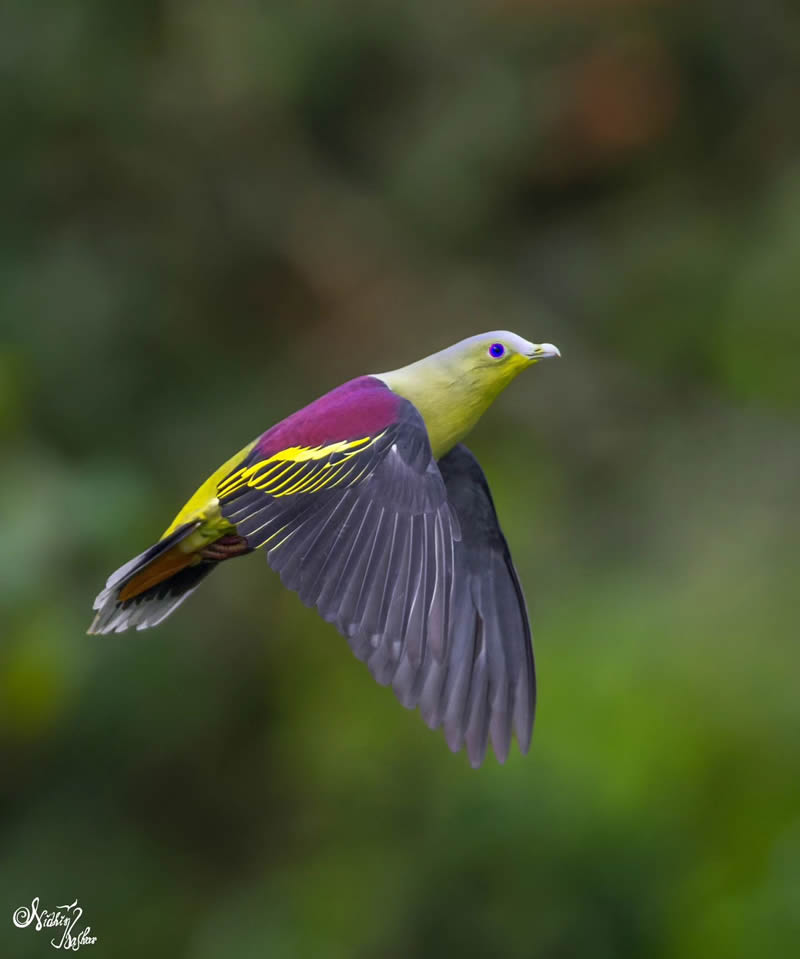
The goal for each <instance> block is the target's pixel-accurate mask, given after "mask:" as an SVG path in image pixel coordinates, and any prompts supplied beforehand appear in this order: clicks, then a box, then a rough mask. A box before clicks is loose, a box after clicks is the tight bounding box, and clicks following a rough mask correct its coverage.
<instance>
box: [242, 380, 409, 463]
mask: <svg viewBox="0 0 800 959" xmlns="http://www.w3.org/2000/svg"><path fill="white" fill-rule="evenodd" d="M401 402H402V400H401V398H400V397H399V396H398V395H397V394H396V393H393V392H392V391H391V390H390V389H389V387H388V386H387V385H386V384H385V383H384V382H383V381H382V380H379V379H377V378H376V377H374V376H359V377H358V378H357V379H355V380H350V381H349V382H347V383H343V384H342V385H341V386H337V387H336V389H335V390H331V392H330V393H326V394H325V395H324V396H320V397H319V399H316V400H314V402H313V403H309V405H308V406H304V407H303V408H302V409H301V410H298V411H297V412H296V413H292V415H291V416H287V417H286V419H285V420H282V421H281V422H280V423H277V424H276V425H275V426H273V427H272V428H271V429H269V430H267V432H266V433H263V434H262V435H261V437H260V438H259V440H258V443H257V444H256V447H257V449H258V451H259V453H261V454H262V455H263V456H272V455H273V454H275V453H278V452H279V451H280V450H284V449H287V448H288V447H290V446H324V445H325V444H326V443H335V442H337V441H339V440H352V439H359V438H360V437H362V436H374V435H375V434H376V433H380V432H381V431H382V430H385V429H386V427H387V426H391V424H392V423H394V422H396V420H397V413H398V409H399V407H400V404H401Z"/></svg>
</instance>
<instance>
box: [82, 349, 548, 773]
mask: <svg viewBox="0 0 800 959" xmlns="http://www.w3.org/2000/svg"><path fill="white" fill-rule="evenodd" d="M552 356H560V353H559V351H558V349H556V347H555V346H553V345H552V344H551V343H543V344H539V345H537V344H534V343H529V342H527V340H524V339H522V338H521V337H519V336H517V335H516V334H514V333H508V332H505V331H501V332H493V333H485V334H482V335H479V336H473V337H470V338H469V339H466V340H462V341H461V342H460V343H456V344H455V345H454V346H451V347H449V348H448V349H445V350H442V351H441V352H439V353H434V354H433V355H432V356H428V357H426V358H425V359H422V360H419V361H418V362H416V363H412V364H411V365H410V366H404V367H402V368H400V369H397V370H393V371H391V372H389V373H380V374H374V375H369V376H361V377H358V378H357V379H354V380H350V381H349V382H347V383H345V384H343V385H342V386H339V387H337V388H336V389H335V390H332V391H331V392H330V393H327V394H325V395H324V396H322V397H320V398H319V399H317V400H315V401H314V402H313V403H311V404H310V405H309V406H306V407H304V408H303V409H301V410H299V411H298V412H296V413H293V414H292V415H291V416H289V417H287V418H286V419H285V420H283V421H282V422H280V423H278V424H277V425H276V426H273V427H272V428H271V429H268V430H267V431H266V432H265V433H262V434H261V436H259V437H258V438H257V439H255V440H253V442H252V443H248V444H247V446H245V447H244V449H241V450H239V452H238V453H236V454H235V455H234V456H232V457H231V458H230V459H229V460H228V461H227V462H226V463H224V464H223V465H222V466H221V467H220V468H219V469H218V470H217V471H216V472H215V473H213V474H212V475H211V476H210V477H209V478H208V479H207V480H206V481H205V482H204V483H203V484H202V486H200V488H199V489H198V490H197V491H196V492H195V494H194V495H193V496H192V497H191V499H190V500H189V501H188V502H187V503H186V505H185V506H184V507H183V509H181V511H180V512H179V513H178V515H177V516H176V517H175V519H174V520H173V521H172V523H171V524H170V525H169V526H168V527H167V529H166V530H165V532H164V534H163V535H162V536H161V538H160V539H159V540H158V542H157V543H155V544H154V545H153V546H151V547H150V548H149V549H147V550H145V552H143V553H142V554H141V555H139V556H136V557H135V558H134V559H132V560H130V562H128V563H126V564H125V565H124V566H121V567H120V568H119V569H118V570H117V571H116V572H115V573H112V575H111V576H110V577H109V579H108V581H107V582H106V586H105V589H103V590H102V592H101V593H100V594H99V595H98V597H97V599H96V600H95V603H94V609H95V610H96V616H95V618H94V621H93V622H92V625H91V627H90V628H89V632H90V633H113V632H117V633H119V632H123V631H124V630H126V629H130V628H132V627H135V628H136V629H147V628H149V627H150V626H156V625H158V623H160V622H162V621H163V620H164V619H165V618H166V617H167V616H169V615H170V613H172V612H173V611H174V610H175V609H177V607H178V606H180V604H181V603H182V602H183V601H184V600H185V599H186V598H187V597H188V596H189V595H190V594H191V593H192V592H193V591H194V590H195V589H196V588H197V586H198V585H199V584H200V582H201V581H202V580H203V579H205V577H206V576H208V574H209V573H210V572H211V571H212V570H214V569H216V567H217V566H219V564H220V563H224V562H228V561H229V560H231V559H234V558H236V557H239V556H242V555H244V554H246V553H250V552H252V551H253V550H256V549H260V548H262V547H263V548H264V550H265V551H266V556H267V561H268V562H269V564H270V566H271V567H272V568H273V569H274V570H276V571H277V572H278V573H279V574H280V577H281V580H282V581H283V583H284V585H285V586H287V587H288V588H289V589H292V590H294V591H296V592H297V593H298V594H299V596H300V599H301V600H302V601H303V602H304V603H305V604H306V605H308V606H315V607H316V608H317V610H318V611H319V613H320V615H321V616H322V617H323V618H324V619H325V620H327V621H328V622H329V623H332V624H333V625H334V626H335V627H336V628H337V629H338V630H339V632H341V633H342V634H343V635H344V636H345V637H346V639H347V641H348V643H349V644H350V647H351V649H352V651H353V653H354V654H355V655H356V656H357V657H358V659H360V660H361V661H362V662H364V663H366V664H367V666H368V668H369V671H370V672H371V673H372V675H373V677H374V678H375V679H376V680H377V681H378V682H379V683H381V684H382V685H389V684H391V686H392V688H393V690H394V692H395V694H396V695H397V697H398V699H399V700H400V702H401V703H402V704H403V705H404V706H406V707H408V708H414V707H416V706H419V709H420V712H421V714H422V717H423V719H424V720H425V722H426V723H427V724H428V726H430V727H431V728H433V729H435V728H438V727H440V726H441V727H443V729H444V734H445V738H446V739H447V743H448V745H449V747H450V749H451V750H452V751H453V752H457V751H458V750H460V749H461V748H462V747H464V746H466V750H467V754H468V756H469V760H470V762H471V764H472V765H473V766H479V765H480V764H481V763H482V761H483V759H484V756H485V754H486V748H487V743H488V740H489V739H490V738H491V742H492V746H493V748H494V752H495V755H496V756H497V758H498V760H499V761H500V762H501V763H502V762H504V761H505V759H506V757H507V755H508V751H509V746H510V742H511V736H512V730H513V731H514V732H515V733H516V737H517V743H518V745H519V748H520V750H521V751H522V752H523V753H526V752H527V751H528V748H529V746H530V740H531V733H532V730H533V717H534V709H535V703H536V677H535V672H534V664H533V648H532V644H531V631H530V626H529V623H528V614H527V610H526V606H525V599H524V597H523V594H522V588H521V587H520V583H519V579H518V577H517V573H516V571H515V569H514V564H513V563H512V560H511V555H510V553H509V550H508V545H507V543H506V540H505V537H504V536H503V533H502V531H501V529H500V525H499V523H498V519H497V514H496V512H495V508H494V504H493V502H492V496H491V493H490V492H489V486H488V484H487V482H486V478H485V476H484V474H483V470H482V469H481V467H480V465H479V464H478V461H477V460H476V459H475V457H474V456H473V455H472V453H471V452H470V451H469V450H468V449H467V447H466V446H464V445H463V443H462V442H461V441H462V440H463V439H464V437H465V436H466V435H467V433H469V431H470V430H471V429H472V427H473V426H474V425H475V424H476V423H477V421H478V419H479V418H480V417H481V415H482V414H483V413H484V412H485V411H486V410H487V409H488V407H489V406H490V405H491V403H492V402H493V401H494V400H495V399H496V398H497V396H498V395H499V394H500V392H501V391H502V390H503V389H505V387H506V386H508V384H509V383H510V382H511V381H512V380H513V379H514V378H515V377H516V376H517V375H518V374H519V373H520V372H521V371H522V370H524V369H526V368H527V367H529V366H531V365H533V364H534V363H537V362H538V361H539V360H541V359H544V358H545V357H552Z"/></svg>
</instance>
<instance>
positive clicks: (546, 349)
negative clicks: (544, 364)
mask: <svg viewBox="0 0 800 959" xmlns="http://www.w3.org/2000/svg"><path fill="white" fill-rule="evenodd" d="M525 355H526V356H527V357H528V359H529V360H530V361H531V363H538V362H539V360H544V359H547V357H548V356H561V352H560V351H559V349H558V347H557V346H553V344H552V343H531V346H530V349H529V350H526V351H525Z"/></svg>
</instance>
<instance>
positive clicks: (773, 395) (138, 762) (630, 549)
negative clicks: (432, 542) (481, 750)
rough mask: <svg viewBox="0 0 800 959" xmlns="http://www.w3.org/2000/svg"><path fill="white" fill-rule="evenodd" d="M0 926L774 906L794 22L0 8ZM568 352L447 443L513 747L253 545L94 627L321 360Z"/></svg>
mask: <svg viewBox="0 0 800 959" xmlns="http://www.w3.org/2000/svg"><path fill="white" fill-rule="evenodd" d="M3 21H4V24H3V29H2V31H0V80H1V81H2V82H1V83H0V104H2V117H3V138H2V142H3V145H2V150H1V151H0V202H1V203H2V211H3V215H2V217H0V441H1V442H2V450H3V454H2V461H3V465H4V469H3V504H4V505H3V509H2V530H3V537H2V549H1V550H0V607H2V613H3V635H2V640H0V906H1V907H2V912H1V913H0V955H2V956H3V957H4V959H5V957H40V956H43V955H47V954H48V953H49V950H50V948H51V947H50V946H49V945H48V942H47V939H49V938H50V936H49V935H48V933H47V932H44V931H43V932H41V933H35V932H33V931H32V930H30V929H29V930H18V929H15V928H14V927H13V925H12V923H11V913H12V911H13V910H14V909H15V908H16V907H17V906H20V905H23V904H26V903H27V904H30V902H31V899H32V898H33V897H34V896H39V897H41V901H42V906H43V907H44V906H49V907H50V908H54V907H55V906H56V905H59V904H62V903H69V902H71V901H72V900H73V899H74V898H76V897H77V898H78V899H79V901H80V904H81V905H82V906H83V908H84V910H85V913H84V924H85V923H86V922H88V923H89V924H90V925H91V927H92V931H93V933H94V934H96V935H97V937H98V943H97V945H96V946H87V947H84V948H85V950H86V952H87V953H88V955H89V956H92V955H97V956H101V955H102V956H113V957H119V959H127V957H131V959H133V957H137V959H138V957H140V956H143V955H152V956H158V957H161V956H164V957H189V959H211V957H219V956H231V957H235V959H255V957H264V956H281V957H284V956H286V957H291V956H303V957H305V956H309V957H325V959H327V957H334V959H338V957H342V959H351V957H355V959H384V957H386V959H400V957H403V959H405V957H408V956H420V957H440V956H449V955H454V956H460V957H467V956H470V957H471V956H476V957H482V956H503V957H509V959H516V957H536V959H538V957H547V959H550V957H557V959H561V957H565V959H566V957H573V956H579V957H588V956H591V957H593V959H605V957H609V959H612V957H613V959H622V957H629V956H636V957H638V956H642V957H648V959H653V957H655V959H667V957H676V959H677V957H680V959H695V957H697V959H714V957H725V959H732V957H762V956H770V957H784V956H790V955H796V954H797V949H798V942H800V758H799V756H798V738H799V737H800V696H798V673H800V648H798V642H797V640H798V631H797V618H798V617H797V613H798V605H800V603H799V601H798V576H799V575H800V550H799V549H798V537H799V535H800V483H798V474H799V472H800V439H799V435H800V434H799V433H798V428H799V427H800V364H799V362H798V361H799V360H800V322H798V319H799V317H798V302H800V266H799V264H800V124H798V106H797V105H798V96H799V95H800V13H799V12H798V9H797V7H796V6H794V5H793V4H790V3H788V2H787V3H781V2H779V0H761V2H760V3H758V4H755V3H749V2H744V0H742V2H711V0H703V2H694V3H689V2H684V3H679V2H671V3H670V2H662V3H654V2H648V0H638V2H633V0H628V2H623V0H617V2H614V0H606V2H602V0H594V2H591V0H570V2H569V3H565V2H562V3H558V2H556V0H527V2H526V0H475V2H469V3H464V2H458V3H456V2H442V3H431V2H422V0H405V2H404V3H402V4H389V3H384V2H376V0H372V2H347V0H338V2H328V3H304V2H297V0H294V2H290V0H276V2H272V3H270V4H259V3H256V2H254V0H232V2H228V3H211V2H208V0H195V2H191V3H190V2H181V0H138V2H136V3H133V2H129V3H108V2H100V0H83V2H68V0H25V2H23V0H11V2H10V3H9V4H6V5H5V7H4V13H3ZM496 328H507V329H512V330H514V331H516V332H518V333H520V334H521V335H523V336H525V337H527V338H530V339H534V340H539V341H542V340H549V341H552V342H555V343H557V344H558V346H559V347H560V348H561V350H562V354H563V359H562V360H561V361H559V362H551V363H547V364H542V365H541V366H538V367H536V369H535V370H533V371H532V372H531V373H530V374H527V375H526V376H525V377H522V378H521V379H520V380H519V381H518V382H517V383H515V384H514V386H513V387H512V388H511V389H510V390H509V391H508V393H506V394H505V395H504V396H503V397H502V398H501V399H500V400H499V401H498V403H497V404H496V406H495V407H494V408H493V409H492V411H491V412H490V414H489V415H487V417H486V418H485V419H484V421H483V422H482V423H481V424H480V425H479V427H478V429H477V430H476V432H475V434H474V435H473V437H472V441H471V443H470V445H471V447H472V448H473V450H474V451H475V452H476V454H477V455H478V456H479V458H480V459H481V461H482V463H483V465H484V468H485V470H486V472H487V474H488V477H489V480H490V482H491V485H492V488H493V491H494V493H495V497H496V501H497V505H498V509H499V512H500V515H501V519H503V520H504V521H505V527H506V532H507V534H508V538H509V541H510V544H511V547H512V551H513V554H514V557H515V559H516V563H517V566H518V568H519V571H520V576H521V579H522V582H523V584H524V586H525V589H526V592H527V596H528V600H529V604H530V607H531V612H532V619H533V624H534V635H535V644H536V655H537V664H538V671H539V680H540V696H539V708H538V715H537V725H536V729H535V732H534V741H533V746H532V749H531V753H530V755H529V756H528V757H527V758H523V757H521V756H520V755H519V754H518V752H517V751H516V749H514V751H513V753H512V756H511V757H510V759H509V761H508V763H507V765H506V766H505V767H500V766H498V765H497V763H496V761H495V760H494V759H493V758H489V759H488V760H487V763H486V764H485V766H484V768H482V769H481V770H479V771H477V772H475V771H473V770H471V769H470V768H469V766H468V763H467V760H466V758H465V757H464V755H463V754H461V755H457V756H452V755H451V754H450V753H449V751H448V750H447V748H446V746H445V743H444V741H443V739H442V737H441V736H440V735H438V734H434V733H432V732H430V731H429V730H427V729H426V727H425V726H424V724H423V723H422V721H421V719H420V718H419V716H418V715H415V714H411V713H408V712H406V711H405V710H403V709H402V708H401V707H400V706H399V705H398V704H397V702H396V701H395V699H394V697H393V696H392V694H391V692H390V691H388V690H386V689H382V688H380V687H377V686H376V685H375V684H374V683H373V682H372V680H371V679H370V677H369V675H368V673H367V671H366V670H365V668H364V667H363V666H362V665H361V664H359V663H358V662H356V660H355V659H354V658H353V657H352V655H351V654H350V652H349V650H348V648H347V645H346V643H345V641H344V640H343V639H342V638H341V637H340V636H339V635H338V634H337V633H336V632H335V631H334V630H333V628H332V627H329V626H327V625H325V624H323V623H322V622H321V621H319V620H318V618H317V617H316V615H315V614H314V613H313V612H312V611H310V610H307V609H305V607H303V606H302V605H301V603H300V602H299V600H298V599H297V598H296V597H295V596H294V595H293V594H290V593H288V592H286V591H284V590H282V589H281V588H280V585H279V582H278V580H277V577H276V576H274V575H273V574H272V573H271V572H270V571H269V569H268V568H267V566H266V563H265V562H264V560H263V558H262V557H260V556H254V557H250V558H248V559H246V560H241V561H238V562H236V563H235V564H231V565H230V566H229V567H227V568H224V569H223V570H220V571H219V572H218V573H217V574H216V575H215V576H214V577H212V578H211V579H210V580H209V581H208V583H207V584H206V585H204V587H203V588H202V590H200V591H198V593H197V595H196V596H194V597H193V598H192V599H191V600H190V601H189V602H188V603H187V604H186V606H185V607H183V608H182V609H181V610H180V613H179V614H177V615H176V616H175V617H174V618H172V619H170V620H169V621H168V623H165V624H164V625H163V626H162V627H161V628H160V629H158V630H154V631H150V632H147V633H141V634H134V635H128V634H125V635H121V636H110V637H87V636H86V635H85V630H86V627H87V626H88V624H89V622H90V619H91V603H92V600H93V598H94V596H95V594H96V592H97V591H98V589H99V587H100V585H101V584H102V582H103V581H104V579H105V577H106V575H107V574H108V573H109V572H110V571H111V570H112V569H114V568H115V567H117V566H118V565H120V564H121V563H122V562H123V561H124V560H126V559H127V558H128V557H129V556H131V555H133V554H134V553H137V552H139V551H140V550H141V549H143V548H144V547H145V546H146V545H148V544H149V543H150V542H151V541H152V540H153V539H154V538H155V537H156V536H157V535H158V534H160V532H161V531H162V529H163V528H164V527H165V526H166V524H167V522H168V521H169V519H170V518H171V516H172V514H173V513H174V512H175V510H176V509H177V507H179V506H180V505H181V503H182V502H183V500H184V499H185V498H186V497H187V495H188V494H189V493H190V492H191V491H192V490H193V489H194V487H195V486H196V485H197V483H198V482H199V481H200V480H201V479H202V478H204V477H205V476H206V475H207V474H208V473H209V472H210V471H211V470H212V469H213V468H214V467H216V466H217V465H218V464H219V463H220V462H221V461H222V460H224V459H225V458H227V457H228V456H229V455H230V454H231V453H232V452H233V451H234V450H236V449H238V448H239V447H240V446H242V445H243V444H244V443H245V442H246V441H248V440H249V439H251V438H252V437H253V436H255V435H256V434H258V433H260V432H261V431H262V430H264V429H265V428H266V427H267V426H269V425H270V424H272V423H273V422H274V421H276V420H277V419H280V418H281V417H283V416H285V415H286V414H288V413H289V412H291V411H292V410H293V409H295V408H296V407H298V406H300V405H303V404H304V403H306V402H308V401H309V400H311V399H312V398H313V397H315V396H316V395H318V394H320V393H322V392H324V391H325V390H327V389H329V388H331V387H333V386H335V385H337V384H338V383H340V382H342V381H344V380H345V379H348V378H350V377H352V376H356V375H359V374H361V373H364V372H369V371H375V370H383V369H387V368H390V367H393V366H398V365H402V364H403V363H406V362H409V361H411V360H413V359H417V358H419V357H420V356H423V355H425V354H428V353H430V352H433V351H434V350H436V349H438V348H440V347H442V346H445V345H448V344H449V343H450V342H453V341H455V340H456V339H459V338H461V337H463V336H466V335H470V334H472V333H476V332H480V331H483V330H488V329H496Z"/></svg>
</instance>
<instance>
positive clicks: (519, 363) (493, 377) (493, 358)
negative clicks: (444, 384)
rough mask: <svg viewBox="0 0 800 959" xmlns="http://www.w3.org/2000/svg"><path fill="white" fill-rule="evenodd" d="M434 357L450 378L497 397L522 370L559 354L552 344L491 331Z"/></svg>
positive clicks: (457, 344)
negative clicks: (468, 383) (464, 378)
mask: <svg viewBox="0 0 800 959" xmlns="http://www.w3.org/2000/svg"><path fill="white" fill-rule="evenodd" d="M436 355H437V357H438V358H439V359H440V361H441V363H442V364H443V365H446V366H447V367H448V368H449V371H450V373H451V375H455V376H463V377H466V378H467V379H469V380H471V381H472V382H473V383H475V384H476V385H479V386H480V387H482V388H483V389H485V390H486V391H487V392H489V393H492V394H495V395H496V394H497V393H499V392H500V391H501V390H502V389H504V388H505V387H506V386H508V384H509V383H510V382H511V380H513V379H514V377H515V376H517V375H518V374H519V373H521V372H522V370H524V369H527V368H528V367H529V366H533V364H534V363H538V362H539V360H543V359H546V358H547V357H550V356H561V353H560V352H559V351H558V348H557V347H555V346H553V344H552V343H530V342H528V340H524V339H523V338H522V337H521V336H517V334H516V333H509V332H508V331H507V330H494V331H493V332H491V333H480V334H478V336H470V337H469V338H468V339H466V340H461V342H459V343H456V344H454V345H453V346H451V347H449V348H448V349H446V350H442V352H441V353H439V354H436Z"/></svg>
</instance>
